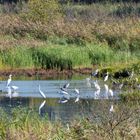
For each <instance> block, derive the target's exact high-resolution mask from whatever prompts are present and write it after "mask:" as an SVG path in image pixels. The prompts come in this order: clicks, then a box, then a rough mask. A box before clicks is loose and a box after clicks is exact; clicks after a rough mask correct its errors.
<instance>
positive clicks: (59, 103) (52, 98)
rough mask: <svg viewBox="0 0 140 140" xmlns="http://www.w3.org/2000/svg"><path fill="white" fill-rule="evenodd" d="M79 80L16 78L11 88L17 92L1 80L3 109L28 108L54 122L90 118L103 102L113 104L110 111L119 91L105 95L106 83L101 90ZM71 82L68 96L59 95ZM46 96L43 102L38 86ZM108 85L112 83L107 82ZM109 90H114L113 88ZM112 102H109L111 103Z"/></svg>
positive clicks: (85, 81)
mask: <svg viewBox="0 0 140 140" xmlns="http://www.w3.org/2000/svg"><path fill="white" fill-rule="evenodd" d="M79 79H80V80H76V79H72V80H38V79H34V80H31V79H30V80H28V79H26V80H20V79H14V80H12V82H11V85H10V86H17V87H19V88H18V89H17V90H16V91H13V90H10V91H9V89H8V88H6V82H7V81H5V80H4V81H0V90H1V93H0V106H1V107H2V108H4V109H5V110H8V111H10V110H11V109H12V108H15V107H18V106H19V107H29V108H32V109H34V110H35V111H37V112H38V113H39V114H40V115H41V116H44V115H45V114H47V115H48V117H49V119H50V120H52V121H55V120H61V121H69V120H72V119H74V117H78V116H80V117H82V116H83V117H85V116H90V115H91V114H92V113H93V110H98V109H100V107H99V106H100V104H99V103H97V102H98V101H100V100H107V101H109V102H110V101H111V102H110V103H109V104H108V110H109V108H110V105H111V104H113V102H114V100H113V99H117V95H118V94H119V92H120V91H119V90H113V93H114V97H113V98H112V97H110V95H109V93H106V91H105V87H104V84H107V83H104V81H102V80H98V84H99V85H100V87H101V90H100V91H98V90H97V89H96V88H95V86H94V84H93V82H94V81H95V79H93V80H92V81H91V82H90V84H89V82H87V80H86V79H85V77H83V78H79ZM67 82H69V83H70V86H69V87H68V89H67V92H68V93H69V94H68V95H66V94H62V93H60V91H61V90H60V87H63V85H64V84H65V83H67ZM39 85H40V87H41V90H42V91H43V92H44V94H45V95H46V97H47V98H46V99H44V98H43V97H42V96H41V94H40V93H39V89H38V86H39ZM108 85H109V83H108ZM75 88H76V89H79V92H80V93H79V95H78V94H76V93H75V92H74V89H75ZM109 88H112V87H111V86H110V87H109ZM109 99H110V100H109Z"/></svg>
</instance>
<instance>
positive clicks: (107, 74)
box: [104, 72, 109, 82]
mask: <svg viewBox="0 0 140 140" xmlns="http://www.w3.org/2000/svg"><path fill="white" fill-rule="evenodd" d="M108 76H109V72H107V73H106V76H105V77H104V82H105V81H107V80H108Z"/></svg>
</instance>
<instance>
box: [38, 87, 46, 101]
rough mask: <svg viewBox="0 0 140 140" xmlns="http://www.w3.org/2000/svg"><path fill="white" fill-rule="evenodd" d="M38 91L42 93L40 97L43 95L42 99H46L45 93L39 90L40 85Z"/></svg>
mask: <svg viewBox="0 0 140 140" xmlns="http://www.w3.org/2000/svg"><path fill="white" fill-rule="evenodd" d="M39 93H40V94H41V95H42V97H43V98H44V99H46V95H45V94H44V93H43V91H41V89H40V85H39Z"/></svg>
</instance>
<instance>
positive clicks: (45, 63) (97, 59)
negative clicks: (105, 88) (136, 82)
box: [0, 0, 140, 71]
mask: <svg viewBox="0 0 140 140" xmlns="http://www.w3.org/2000/svg"><path fill="white" fill-rule="evenodd" d="M38 4H40V5H41V6H38ZM46 5H47V8H48V9H47V10H49V11H50V13H49V12H44V10H45V9H46V7H45V6H46ZM17 7H18V5H17ZM27 7H28V8H27ZM6 8H7V9H6ZM139 8H140V4H139V3H137V4H136V3H121V2H120V3H109V2H108V3H93V4H91V5H85V4H83V5H82V4H77V5H76V4H75V5H73V4H72V3H67V4H60V3H58V2H56V1H55V0H53V6H52V4H50V3H49V2H48V3H47V2H44V1H42V2H41V3H38V0H36V1H34V3H32V2H29V3H28V4H25V3H23V4H22V8H19V9H18V8H16V9H18V11H14V9H13V11H11V12H9V11H8V7H4V6H3V7H2V6H1V14H0V18H1V21H0V50H1V51H0V66H1V69H7V68H45V69H57V70H64V69H73V68H79V67H91V68H92V66H93V65H96V66H97V65H98V66H99V67H101V68H106V67H110V68H111V69H113V70H115V69H117V70H118V69H119V68H120V69H124V67H126V69H127V68H128V67H131V69H133V66H134V65H133V64H135V65H136V64H138V67H139V58H140V55H139V54H140V53H139V51H140V50H139V48H140V47H139V46H140V39H139V33H140V32H139V31H140V26H139V24H140V18H139V17H140V16H139V15H140V12H139ZM4 9H5V10H4ZM6 10H7V11H6ZM52 13H53V14H52ZM53 15H56V16H53ZM116 66H117V67H116ZM134 69H135V68H134ZM115 71H116V70H115Z"/></svg>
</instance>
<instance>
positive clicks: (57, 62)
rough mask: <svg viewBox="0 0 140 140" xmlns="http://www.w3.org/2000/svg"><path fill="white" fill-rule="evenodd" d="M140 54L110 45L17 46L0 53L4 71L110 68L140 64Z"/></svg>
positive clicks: (0, 62)
mask: <svg viewBox="0 0 140 140" xmlns="http://www.w3.org/2000/svg"><path fill="white" fill-rule="evenodd" d="M138 59H139V55H138V56H137V55H135V53H134V52H133V53H132V52H130V51H129V50H128V51H116V50H112V49H111V48H110V47H108V46H107V45H98V44H86V45H82V46H79V45H69V44H67V45H60V44H59V45H56V44H46V45H44V46H40V47H27V46H15V47H11V48H8V49H1V51H0V65H1V68H4V67H5V68H44V69H57V70H64V69H69V70H70V69H73V68H77V67H91V66H92V65H94V64H98V65H106V66H107V65H110V64H115V63H126V64H127V63H129V62H135V61H138Z"/></svg>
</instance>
